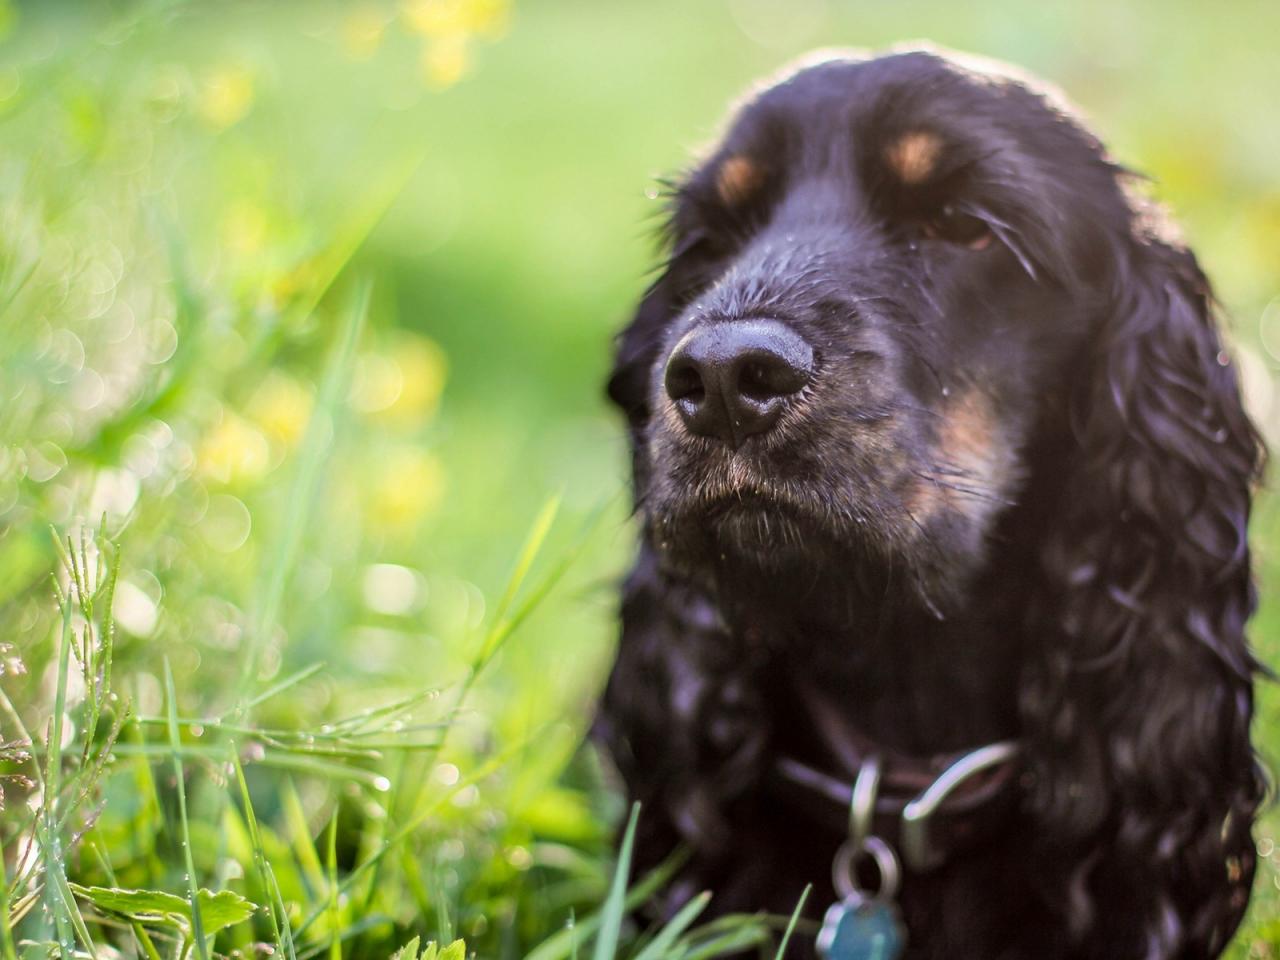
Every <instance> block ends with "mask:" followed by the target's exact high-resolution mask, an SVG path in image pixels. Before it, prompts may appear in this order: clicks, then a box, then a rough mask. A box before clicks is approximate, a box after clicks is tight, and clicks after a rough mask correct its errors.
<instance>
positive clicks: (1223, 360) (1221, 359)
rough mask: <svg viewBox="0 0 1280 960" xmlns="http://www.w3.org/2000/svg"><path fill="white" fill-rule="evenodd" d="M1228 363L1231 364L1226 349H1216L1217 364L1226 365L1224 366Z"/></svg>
mask: <svg viewBox="0 0 1280 960" xmlns="http://www.w3.org/2000/svg"><path fill="white" fill-rule="evenodd" d="M1230 364H1231V358H1230V357H1229V356H1227V351H1225V350H1219V351H1218V366H1220V367H1226V366H1230Z"/></svg>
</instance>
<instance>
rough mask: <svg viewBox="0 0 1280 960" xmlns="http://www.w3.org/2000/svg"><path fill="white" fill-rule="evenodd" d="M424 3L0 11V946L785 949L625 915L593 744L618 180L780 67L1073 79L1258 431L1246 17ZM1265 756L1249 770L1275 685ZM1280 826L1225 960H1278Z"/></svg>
mask: <svg viewBox="0 0 1280 960" xmlns="http://www.w3.org/2000/svg"><path fill="white" fill-rule="evenodd" d="M444 6H445V7H448V9H447V10H446V11H445V13H446V14H447V15H445V16H443V17H435V18H434V19H433V18H432V17H425V18H423V17H417V16H416V14H415V11H416V10H417V7H416V6H415V5H414V4H413V3H407V4H401V3H393V2H391V0H374V2H371V3H366V4H360V3H351V4H336V3H272V4H264V3H249V2H236V3H216V4H215V3H199V2H181V0H152V2H146V3H120V4H115V5H111V6H109V7H108V6H103V5H95V6H81V5H74V4H69V3H68V4H61V3H49V4H45V3H40V4H37V3H26V4H12V3H7V2H4V0H0V143H3V147H2V148H0V624H3V625H4V630H3V633H0V789H2V790H3V798H4V806H3V809H2V810H0V842H2V843H3V848H4V857H3V858H2V860H0V862H2V863H3V876H2V877H0V883H2V887H0V954H2V955H3V957H4V960H17V958H18V957H20V956H22V957H34V956H47V955H52V954H54V953H56V954H59V955H64V956H65V955H67V954H68V953H78V954H80V955H84V954H85V953H86V952H96V953H97V954H99V955H106V953H107V950H108V948H110V949H111V950H116V951H119V952H120V953H122V954H124V955H129V956H139V957H146V958H148V960H160V958H165V960H171V958H183V957H196V956H199V957H205V956H209V957H216V956H228V955H231V954H233V953H235V952H238V953H239V954H240V955H242V956H245V955H248V954H251V953H256V954H265V952H266V950H267V948H269V949H270V951H271V952H272V954H273V955H276V956H283V957H287V958H288V960H309V958H315V957H321V956H327V957H329V958H331V960H337V958H339V957H348V958H362V957H366V956H373V957H387V956H391V955H392V954H394V953H396V952H397V951H401V956H403V957H404V958H405V960H457V958H458V957H459V956H460V955H462V954H463V953H464V952H465V953H467V954H472V953H474V954H477V955H481V956H485V957H503V958H505V957H515V956H523V955H532V956H534V957H535V958H537V960H561V958H568V957H577V956H587V955H590V956H592V957H604V956H624V957H632V958H636V960H657V958H659V957H683V958H692V957H704V956H713V955H716V954H717V953H722V952H726V951H729V950H732V949H735V948H741V947H743V946H753V947H754V948H755V949H757V950H758V951H759V952H761V953H762V954H765V953H774V952H776V951H777V949H778V943H779V941H780V940H781V939H782V938H783V937H784V936H785V935H786V934H787V931H789V930H790V929H791V927H792V926H793V925H794V922H793V923H792V924H788V922H787V918H785V917H769V918H747V917H734V918H729V919H727V920H720V921H715V922H711V923H705V922H701V921H702V919H703V914H704V910H705V909H706V905H707V900H706V898H705V896H704V897H699V898H695V899H694V900H693V901H691V903H690V905H689V906H688V907H687V908H686V909H685V911H683V912H681V913H680V914H679V915H678V916H676V917H675V918H673V919H672V921H671V922H670V923H669V924H668V925H667V926H665V927H663V928H660V929H648V930H646V929H639V928H637V927H636V926H635V925H633V924H631V923H628V922H624V920H623V915H624V912H625V911H626V910H628V909H630V908H632V907H634V906H636V905H638V904H639V903H641V902H642V901H643V900H644V899H645V898H646V897H648V896H650V895H652V893H653V892H654V891H655V890H657V889H658V888H659V887H660V886H661V885H662V883H663V882H664V881H665V879H666V878H667V876H669V873H670V870H671V869H672V865H671V864H668V865H667V866H666V867H664V868H662V869H660V870H659V871H657V872H656V873H655V874H654V875H652V876H649V877H646V878H641V879H639V881H638V882H637V883H636V884H635V885H634V886H633V887H632V888H631V889H630V890H627V889H625V886H624V885H623V883H622V882H621V880H620V878H621V877H622V876H624V875H625V872H626V866H627V864H626V856H625V848H624V851H623V855H622V856H621V857H618V856H615V853H614V849H613V843H612V838H613V836H614V833H615V831H616V830H618V829H620V828H621V827H623V825H624V824H625V822H626V815H627V811H625V810H624V809H623V808H622V803H621V801H620V800H619V798H618V797H616V796H615V795H614V794H613V793H612V792H611V791H610V790H609V789H608V788H607V787H606V786H605V784H604V783H603V782H602V777H601V774H600V771H599V770H598V768H597V763H596V759H595V757H594V756H593V755H592V753H591V752H590V751H589V750H584V749H583V747H582V741H583V738H584V735H585V732H586V728H587V725H588V723H589V718H590V715H591V705H592V703H593V701H594V698H595V696H596V695H597V693H598V690H599V687H600V684H601V683H602V681H603V677H604V675H605V672H606V670H607V668H608V665H609V662H610V659H611V655H612V643H613V637H614V628H615V609H614V604H615V596H614V585H615V583H616V579H617V577H618V576H620V574H621V572H622V571H623V570H624V569H625V566H626V563H627V559H628V556H629V551H630V549H631V543H632V540H633V536H634V530H633V528H632V526H631V524H630V522H629V520H628V518H627V495H626V488H625V470H626V451H625V446H624V441H623V437H622V431H621V428H620V424H619V423H618V422H617V420H616V419H615V418H614V417H613V415H612V414H611V412H609V411H608V410H606V409H605V406H604V403H603V399H602V396H601V386H600V385H601V383H602V382H603V379H604V377H605V374H606V370H607V364H608V345H609V337H610V335H611V334H612V332H613V331H615V330H616V329H617V328H618V327H619V326H620V325H621V323H622V322H624V321H625V318H626V315H627V311H628V307H629V304H631V303H633V302H634V300H635V298H636V294H637V293H638V291H639V290H640V289H641V288H642V287H643V284H644V282H645V276H646V271H647V270H648V268H649V266H650V262H651V259H652V254H653V245H652V240H651V237H650V236H649V228H650V227H651V226H652V225H653V224H654V216H655V211H656V208H657V206H658V205H657V204H656V202H655V201H654V200H652V199H649V198H648V197H646V195H645V190H646V188H647V187H649V186H650V185H651V184H652V177H653V175H655V174H659V173H663V172H667V171H670V170H673V169H677V168H679V166H680V165H681V164H682V163H684V162H685V158H686V157H687V155H688V152H689V150H690V149H692V148H696V146H697V145H698V144H699V143H701V142H703V141H705V140H706V139H708V138H709V137H710V136H712V135H713V134H714V131H715V127H716V123H717V122H718V119H719V117H720V115H721V113H722V110H723V107H724V105H725V104H726V103H727V102H728V101H729V100H730V99H731V98H732V97H733V96H735V95H736V94H737V93H738V92H739V91H740V90H741V89H742V88H743V87H744V86H745V85H746V84H748V83H749V82H751V81H752V80H753V79H754V78H756V77H758V76H760V75H763V74H765V73H767V72H769V71H771V70H773V69H774V68H776V67H777V65H778V64H779V63H781V62H782V61H783V60H785V59H786V58H788V57H789V56H791V55H793V54H795V53H797V52H799V51H800V50H802V49H805V48H807V47H810V46H815V45H819V44H832V43H839V44H848V45H882V44H886V43H889V42H894V41H898V40H902V39H906V38H911V37H919V36H929V37H932V38H933V39H935V40H937V41H939V42H941V43H945V44H950V45H954V46H958V47H962V48H967V49H971V50H975V51H977V52H981V53H986V54H990V55H994V56H998V57H1004V58H1007V59H1011V60H1014V61H1017V62H1019V63H1021V64H1023V65H1024V66H1026V67H1028V68H1029V69H1031V70H1033V71H1035V72H1038V73H1040V74H1042V75H1044V76H1047V77H1049V78H1051V79H1052V80H1054V81H1055V82H1057V83H1059V84H1061V85H1062V86H1063V87H1064V88H1065V89H1066V90H1067V91H1068V92H1069V93H1070V94H1071V95H1072V96H1073V97H1074V98H1076V99H1077V100H1078V101H1080V102H1081V103H1082V104H1083V105H1084V107H1085V108H1086V109H1087V110H1088V112H1089V113H1090V114H1091V115H1092V116H1093V118H1094V120H1095V123H1096V125H1097V126H1098V128H1099V129H1100V131H1101V132H1102V133H1103V135H1104V136H1105V137H1106V138H1107V139H1108V141H1109V142H1111V143H1112V144H1113V145H1114V147H1115V148H1116V152H1117V154H1118V155H1119V156H1120V158H1121V159H1123V160H1125V161H1127V162H1129V163H1131V164H1133V165H1135V166H1137V167H1139V168H1141V169H1144V170H1146V171H1148V172H1149V173H1151V174H1152V175H1153V176H1154V177H1155V179H1156V181H1157V183H1158V189H1159V192H1160V193H1161V195H1162V196H1164V197H1165V198H1166V199H1168V200H1170V201H1171V202H1172V204H1173V205H1174V207H1175V208H1176V210H1177V211H1178V213H1179V215H1180V217H1181V219H1182V221H1183V222H1184V224H1185V225H1186V227H1187V231H1188V234H1189V236H1190V238H1191V240H1192V241H1193V243H1194V245H1195V246H1196V248H1197V250H1198V251H1199V253H1200V254H1201V255H1202V257H1203V258H1204V260H1205V261H1206V263H1207V265H1208V267H1209V269H1210V272H1211V274H1212V275H1213V276H1214V277H1215V279H1216V281H1217V284H1218V292H1219V294H1220V295H1221V297H1222V299H1223V301H1224V303H1225V304H1226V306H1227V308H1228V310H1229V313H1230V314H1231V315H1232V316H1233V317H1234V318H1235V328H1234V329H1235V332H1236V335H1237V341H1238V344H1239V349H1240V351H1241V352H1242V354H1243V358H1244V361H1245V362H1244V367H1245V369H1246V371H1247V372H1248V373H1249V375H1250V384H1251V393H1252V395H1253V398H1254V403H1255V409H1256V410H1257V411H1258V414H1259V416H1260V418H1261V419H1262V420H1263V422H1264V427H1266V428H1267V429H1268V430H1269V431H1270V432H1271V433H1272V434H1273V439H1274V434H1275V431H1274V421H1275V417H1274V412H1275V409H1276V406H1277V405H1276V403H1275V402H1274V398H1273V397H1272V396H1271V395H1270V393H1269V391H1270V389H1271V384H1272V381H1273V379H1274V373H1275V369H1276V366H1277V363H1276V357H1275V356H1274V355H1273V354H1272V353H1269V352H1268V346H1269V347H1270V349H1271V350H1276V349H1278V348H1277V344H1280V326H1277V324H1280V313H1277V312H1276V310H1275V307H1274V305H1273V306H1271V307H1268V304H1270V303H1272V298H1273V297H1274V296H1275V295H1276V290H1275V288H1274V278H1275V277H1276V276H1277V275H1280V260H1277V258H1276V248H1275V244H1274V237H1275V235H1276V230H1277V227H1280V191H1278V190H1277V188H1276V181H1275V178H1274V173H1273V166H1274V164H1273V160H1272V158H1273V157H1274V156H1275V154H1276V150H1275V146H1276V145H1275V144H1274V143H1272V142H1271V139H1273V133H1274V131H1272V129H1271V127H1269V126H1267V125H1266V124H1261V123H1259V122H1257V118H1258V117H1263V116H1267V115H1269V114H1268V111H1269V110H1270V108H1271V100H1270V98H1271V97H1272V93H1271V91H1272V90H1274V89H1276V87H1277V86H1280V75H1277V74H1278V68H1277V67H1276V66H1275V58H1274V56H1273V55H1272V51H1271V49H1270V47H1271V45H1272V43H1273V39H1272V38H1273V37H1274V36H1276V35H1277V28H1280V22H1278V21H1280V12H1278V9H1277V8H1276V7H1275V6H1274V5H1268V4H1263V3H1252V2H1248V3H1243V4H1241V5H1240V7H1239V12H1235V13H1232V12H1230V11H1226V10H1218V9H1216V8H1206V7H1204V6H1203V5H1198V4H1192V3H1190V2H1189V0H1188V2H1173V3H1157V2H1155V0H1142V2H1135V3H1132V4H1128V5H1124V6H1119V7H1117V6H1116V5H1114V4H1109V3H1103V2H1102V0H1086V2H1083V3H1080V4H1077V5H1076V6H1075V7H1073V8H1072V9H1071V10H1070V11H1065V10H1061V11H1060V10H1057V9H1056V8H1053V9H1051V8H1050V7H1048V6H1046V7H1043V8H1041V7H1036V8H1027V7H1025V6H1020V7H1019V6H1014V5H1011V4H1009V3H1005V2H1002V0H981V2H977V3H973V4H966V5H955V4H949V3H945V2H943V0H922V2H920V3H914V4H878V3H875V4H873V3H856V4H845V5H824V4H821V3H817V2H798V3H795V4H788V5H786V10H787V11H788V15H787V16H786V17H784V18H782V19H779V18H778V17H777V15H776V14H774V13H772V12H771V11H773V10H774V9H775V7H776V8H777V9H782V7H780V6H777V5H771V4H764V3H758V2H754V0H734V2H733V3H720V2H714V3H710V2H709V3H704V4H687V3H681V2H678V0H656V2H654V3H647V4H634V5H623V4H587V3H579V2H572V0H554V2H552V0H545V2H544V0H537V2H533V0H531V2H528V3H523V4H517V6H516V7H515V8H514V9H510V10H508V9H507V8H506V7H505V6H504V5H503V4H502V3H500V2H495V0H469V2H464V3H459V4H456V5H454V6H452V7H449V5H447V4H446V5H444ZM1233 10H1235V8H1233ZM463 48H465V50H466V51H467V56H468V57H469V60H470V66H469V71H468V72H467V73H466V74H465V75H464V76H462V77H461V78H459V79H458V82H456V83H453V84H451V85H450V84H447V83H445V81H448V80H449V79H450V74H451V73H452V71H454V69H455V68H457V67H458V66H459V64H460V63H462V61H460V60H459V59H458V51H459V49H463ZM424 61H425V63H426V66H424ZM1269 138H1270V139H1269ZM1268 311H1269V312H1268ZM1278 511H1280V508H1278V507H1277V506H1276V501H1275V500H1274V499H1273V498H1265V499H1264V502H1263V504H1262V507H1261V509H1260V513H1259V516H1258V518H1257V522H1256V524H1255V543H1256V546H1257V552H1258V554H1259V557H1260V559H1261V587H1262V596H1263V599H1264V607H1263V610H1262V611H1261V613H1260V615H1259V617H1258V619H1257V620H1256V621H1255V624H1254V628H1253V637H1254V641H1255V644H1256V645H1257V647H1258V648H1259V650H1260V651H1261V652H1262V654H1263V656H1264V658H1266V659H1268V660H1270V661H1272V662H1275V661H1276V654H1277V648H1278V647H1280V604H1276V603H1274V602H1272V600H1271V594H1272V592H1273V591H1272V590H1271V589H1269V588H1270V587H1272V586H1273V585H1274V584H1275V583H1276V582H1277V577H1276V573H1277V567H1276V559H1275V544H1276V543H1277V542H1280V512H1278ZM51 527H52V528H53V529H54V530H56V531H57V532H56V534H55V535H54V536H52V537H51V536H50V533H49V531H50V528H51ZM1257 732H1258V739H1259V741H1260V743H1261V744H1262V745H1263V749H1264V752H1265V753H1266V755H1267V757H1268V758H1269V760H1270V761H1271V762H1272V765H1273V766H1274V764H1275V760H1276V758H1277V747H1280V697H1277V695H1276V692H1275V690H1274V689H1273V688H1272V687H1270V686H1268V687H1266V688H1265V689H1264V690H1263V691H1262V695H1261V698H1260V715H1259V721H1258V728H1257ZM640 815H641V816H643V815H644V813H643V811H641V812H640ZM1277 823H1278V821H1277V819H1276V816H1275V814H1270V815H1269V816H1268V818H1267V820H1266V821H1264V823H1263V824H1262V826H1261V828H1260V831H1259V835H1260V839H1261V841H1262V848H1261V849H1262V850H1263V852H1264V856H1263V858H1262V871H1261V874H1260V877H1259V881H1258V883H1257V885H1256V887H1255V897H1254V907H1253V909H1252V912H1251V916H1250V919H1249V922H1248V924H1247V926H1246V929H1245V930H1244V931H1243V932H1242V934H1241V936H1240V938H1238V941H1237V946H1236V948H1235V950H1236V953H1235V955H1236V956H1239V957H1245V956H1250V955H1252V956H1257V957H1266V956H1274V955H1276V951H1275V949H1274V948H1273V946H1272V945H1273V944H1277V943H1280V892H1277V879H1278V877H1280V874H1277V871H1276V869H1275V866H1274V862H1273V857H1274V853H1273V851H1274V841H1275V837H1276V833H1277Z"/></svg>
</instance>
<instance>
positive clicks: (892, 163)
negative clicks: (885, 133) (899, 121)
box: [884, 130, 942, 185]
mask: <svg viewBox="0 0 1280 960" xmlns="http://www.w3.org/2000/svg"><path fill="white" fill-rule="evenodd" d="M941 152H942V140H941V138H939V137H938V135H937V134H936V133H929V132H928V131H927V130H913V131H912V132H910V133H904V134H903V135H902V136H900V137H899V138H898V139H897V140H895V141H894V142H893V143H891V144H889V146H888V147H887V148H886V149H885V152H884V159H885V163H887V164H888V165H889V169H890V170H892V171H893V173H894V175H895V176H896V177H897V178H898V179H899V180H901V181H902V182H903V183H905V184H909V185H914V184H917V183H922V182H924V181H925V180H927V179H929V176H930V175H931V174H932V173H933V171H934V169H935V168H936V167H937V165H938V155H939V154H940V153H941Z"/></svg>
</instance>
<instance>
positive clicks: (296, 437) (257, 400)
mask: <svg viewBox="0 0 1280 960" xmlns="http://www.w3.org/2000/svg"><path fill="white" fill-rule="evenodd" d="M311 405H312V396H311V390H310V389H309V388H308V387H306V386H305V385H303V384H301V383H299V382H298V381H297V380H295V379H294V378H293V377H291V376H289V375H288V374H287V373H284V372H283V371H281V370H272V371H271V372H270V373H268V374H267V376H266V378H265V379H264V380H263V381H262V385H261V386H259V387H258V389H257V390H256V391H254V394H253V397H252V399H250V401H249V408H248V413H249V415H250V416H251V417H252V418H253V420H254V422H255V423H257V425H258V426H259V427H261V428H262V429H263V430H264V431H266V433H267V435H268V436H270V437H272V438H273V439H275V440H277V441H278V442H280V443H282V444H284V446H286V447H293V446H296V445H297V443H298V442H299V441H300V440H301V439H302V435H303V434H304V433H305V432H306V429H307V424H308V423H309V422H310V420H311Z"/></svg>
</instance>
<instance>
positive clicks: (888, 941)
mask: <svg viewBox="0 0 1280 960" xmlns="http://www.w3.org/2000/svg"><path fill="white" fill-rule="evenodd" d="M905 945H906V936H905V933H904V931H903V929H902V923H901V921H900V920H899V919H898V917H897V911H896V910H895V909H894V907H893V904H892V903H890V902H888V901H886V900H878V899H872V898H869V897H866V896H864V895H862V894H857V893H855V894H854V895H853V896H850V897H846V898H845V899H844V900H841V901H840V902H839V903H833V904H832V905H831V906H830V907H828V908H827V915H826V916H825V917H824V918H823V920H822V929H821V930H820V931H819V932H818V940H817V947H818V953H819V955H820V956H822V957H823V958H825V960H897V958H898V957H900V956H902V948H903V947H904V946H905Z"/></svg>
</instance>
